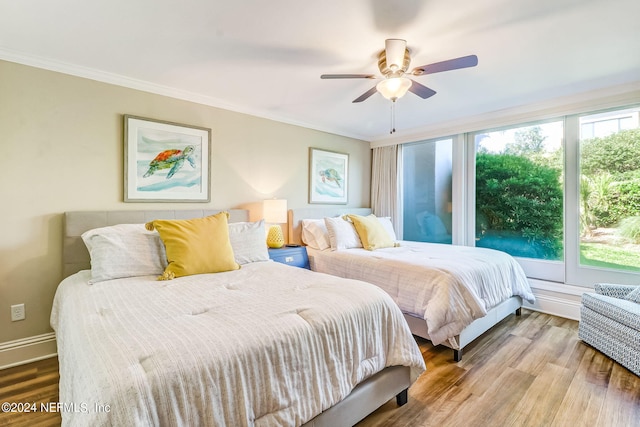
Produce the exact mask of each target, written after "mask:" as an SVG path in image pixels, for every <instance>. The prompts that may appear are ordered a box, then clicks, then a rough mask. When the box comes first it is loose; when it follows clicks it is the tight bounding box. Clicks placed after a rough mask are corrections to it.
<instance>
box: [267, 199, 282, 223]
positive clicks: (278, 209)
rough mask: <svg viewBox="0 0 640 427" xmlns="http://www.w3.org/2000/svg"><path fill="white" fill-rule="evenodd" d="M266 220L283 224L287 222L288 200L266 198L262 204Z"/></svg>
mask: <svg viewBox="0 0 640 427" xmlns="http://www.w3.org/2000/svg"><path fill="white" fill-rule="evenodd" d="M262 212H263V216H264V222H268V223H271V224H282V223H285V222H287V201H286V200H284V199H269V200H265V201H264V203H263V205H262Z"/></svg>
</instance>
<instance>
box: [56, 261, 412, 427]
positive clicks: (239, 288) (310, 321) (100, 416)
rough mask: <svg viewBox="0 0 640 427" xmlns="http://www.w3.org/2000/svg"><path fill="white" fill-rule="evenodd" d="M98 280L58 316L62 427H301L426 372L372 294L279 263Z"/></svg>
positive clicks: (65, 291)
mask: <svg viewBox="0 0 640 427" xmlns="http://www.w3.org/2000/svg"><path fill="white" fill-rule="evenodd" d="M88 279H89V273H88V272H87V271H84V272H80V273H77V274H76V275H74V276H71V277H69V278H67V279H65V280H64V281H63V282H62V283H61V284H60V286H59V288H58V290H57V293H56V296H55V300H54V304H53V311H52V314H51V324H52V326H53V328H54V329H55V331H56V335H57V340H58V356H59V359H60V401H61V402H63V403H64V404H65V405H66V406H65V407H63V409H62V412H63V413H62V416H63V424H64V425H69V426H71V425H74V426H76V425H77V426H88V425H91V426H100V425H113V426H134V425H141V426H142V425H144V426H150V425H163V426H178V425H194V426H195V425H198V426H205V425H219V426H223V425H227V426H242V425H256V426H267V425H268V426H274V425H286V426H294V425H300V424H302V423H304V422H306V421H308V420H310V419H311V418H313V417H314V416H316V415H317V414H319V413H320V412H322V411H323V410H325V409H327V408H329V407H331V406H332V405H334V404H336V403H337V402H339V401H340V400H342V399H343V398H344V397H345V396H347V395H348V394H349V393H350V392H351V390H352V388H353V387H354V386H355V385H356V384H357V383H358V382H360V381H362V380H364V379H366V378H367V377H369V376H371V375H373V374H374V373H376V372H378V371H380V370H382V369H383V368H384V367H386V366H392V365H405V366H411V367H412V380H415V378H417V376H418V375H419V374H420V373H421V372H422V371H423V370H424V361H423V358H422V356H421V354H420V352H419V350H418V348H417V346H416V343H415V341H414V340H413V337H412V336H411V333H410V331H409V329H408V327H407V325H406V322H405V321H404V319H403V318H402V315H401V313H400V311H399V310H398V308H397V307H396V306H395V304H394V303H393V301H392V300H391V299H390V298H389V297H388V296H387V295H386V294H385V293H384V292H382V291H380V290H379V289H378V288H376V287H375V286H371V285H369V284H366V283H362V282H357V281H353V280H348V281H347V280H344V279H341V278H337V277H333V276H328V275H324V274H318V273H314V272H311V271H308V270H303V269H299V268H293V267H289V266H285V265H282V264H278V263H274V262H261V263H253V264H247V265H244V266H243V267H242V269H240V270H238V271H232V272H227V273H218V274H207V275H198V276H189V277H183V278H180V279H175V280H172V281H166V282H158V281H155V280H154V278H153V277H137V278H128V279H117V280H111V281H106V282H100V283H96V284H94V285H88V284H87V280H88ZM106 405H108V408H107V406H106ZM100 408H102V411H100ZM107 409H108V410H107Z"/></svg>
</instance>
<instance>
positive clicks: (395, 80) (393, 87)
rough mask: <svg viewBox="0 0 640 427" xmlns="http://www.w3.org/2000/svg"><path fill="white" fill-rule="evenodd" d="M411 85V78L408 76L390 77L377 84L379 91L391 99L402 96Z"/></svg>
mask: <svg viewBox="0 0 640 427" xmlns="http://www.w3.org/2000/svg"><path fill="white" fill-rule="evenodd" d="M410 87H411V80H409V79H408V78H406V77H390V78H388V79H384V80H383V81H381V82H380V83H378V84H377V85H376V89H377V90H378V92H380V93H381V94H382V96H384V97H385V98H387V99H390V100H391V101H395V100H396V99H399V98H402V97H403V96H404V95H405V94H406V93H407V91H408V90H409V88H410Z"/></svg>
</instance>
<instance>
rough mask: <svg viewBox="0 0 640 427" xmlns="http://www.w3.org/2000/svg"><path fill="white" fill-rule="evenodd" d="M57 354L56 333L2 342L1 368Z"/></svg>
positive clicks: (0, 345)
mask: <svg viewBox="0 0 640 427" xmlns="http://www.w3.org/2000/svg"><path fill="white" fill-rule="evenodd" d="M55 355H57V348H56V334H55V333H53V332H50V333H48V334H42V335H36V336H33V337H28V338H21V339H18V340H15V341H7V342H4V343H0V369H6V368H12V367H14V366H19V365H25V364H27V363H31V362H35V361H38V360H42V359H48V358H50V357H54V356H55Z"/></svg>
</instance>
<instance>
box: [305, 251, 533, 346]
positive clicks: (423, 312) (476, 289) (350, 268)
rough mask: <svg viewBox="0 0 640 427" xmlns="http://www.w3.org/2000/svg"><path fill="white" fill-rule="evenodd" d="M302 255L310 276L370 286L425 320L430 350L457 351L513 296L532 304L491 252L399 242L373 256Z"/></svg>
mask: <svg viewBox="0 0 640 427" xmlns="http://www.w3.org/2000/svg"><path fill="white" fill-rule="evenodd" d="M307 250H308V251H309V255H310V257H311V258H312V268H313V269H314V270H315V271H319V272H323V273H328V274H333V275H336V276H339V277H346V278H351V279H357V280H364V281H367V282H370V283H373V284H375V285H377V286H379V287H380V288H382V289H384V290H385V291H386V292H387V293H388V294H389V295H391V297H392V298H393V299H394V301H395V302H396V303H397V304H398V306H399V307H400V309H401V310H402V311H403V312H405V313H408V314H411V315H414V316H419V317H421V318H423V319H425V321H426V323H427V329H428V332H429V338H430V339H431V341H432V342H433V343H434V344H436V345H437V344H440V343H443V342H445V341H448V342H449V343H450V345H451V346H452V347H453V348H459V346H458V344H457V342H456V341H455V336H456V335H458V334H459V333H460V332H461V331H462V330H463V329H464V328H465V327H467V326H468V325H469V324H471V322H473V321H474V320H475V319H478V318H480V317H483V316H484V315H486V314H487V310H490V309H491V308H493V307H495V306H496V305H498V304H499V303H500V302H502V301H504V300H505V299H507V298H509V297H511V296H513V295H518V296H520V297H522V298H523V299H526V300H528V301H530V302H533V301H534V300H535V297H534V296H533V293H532V291H531V288H530V286H529V282H528V280H527V277H526V275H525V273H524V271H523V270H522V268H521V267H520V265H519V264H518V262H517V261H516V260H515V259H514V258H513V257H512V256H510V255H509V254H507V253H504V252H500V251H496V250H493V249H485V248H472V247H467V246H454V245H442V244H435V243H422V242H409V241H402V242H400V247H395V248H385V249H377V250H375V251H367V250H365V249H361V248H360V249H357V248H354V249H344V250H338V251H331V250H324V251H318V250H313V249H307Z"/></svg>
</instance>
